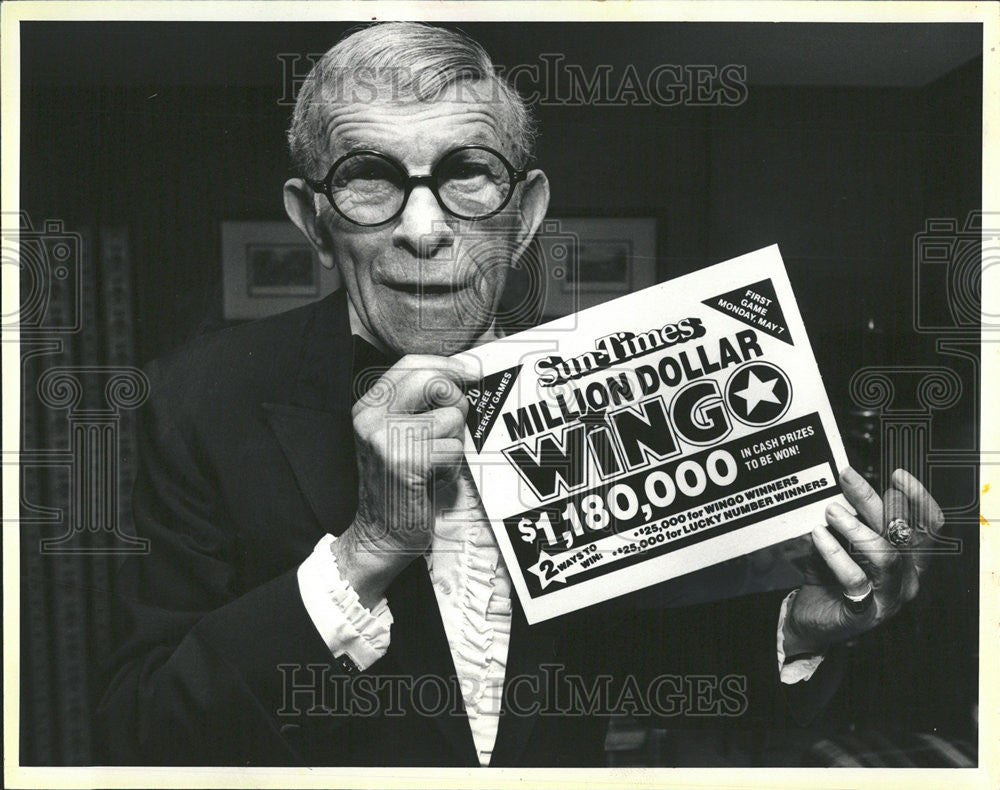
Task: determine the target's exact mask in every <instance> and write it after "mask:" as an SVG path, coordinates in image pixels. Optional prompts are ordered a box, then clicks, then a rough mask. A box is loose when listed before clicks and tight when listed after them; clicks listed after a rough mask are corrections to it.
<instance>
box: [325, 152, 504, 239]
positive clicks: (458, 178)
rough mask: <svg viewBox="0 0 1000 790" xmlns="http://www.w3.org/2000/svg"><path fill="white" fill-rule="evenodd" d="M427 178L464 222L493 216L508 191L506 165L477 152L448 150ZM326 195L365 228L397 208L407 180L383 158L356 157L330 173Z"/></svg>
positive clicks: (399, 206) (390, 162) (404, 192)
mask: <svg viewBox="0 0 1000 790" xmlns="http://www.w3.org/2000/svg"><path fill="white" fill-rule="evenodd" d="M432 175H433V177H434V183H435V186H436V187H437V193H438V196H439V197H440V199H441V202H442V203H443V204H444V206H445V208H447V209H448V210H449V211H451V212H452V213H454V214H456V215H457V216H459V217H463V218H465V219H477V218H479V217H483V216H486V215H488V214H491V213H493V212H494V211H496V210H497V209H498V208H500V206H502V205H503V204H504V202H505V201H506V200H507V196H508V195H509V194H510V190H511V179H510V172H509V170H508V168H507V166H506V164H505V163H504V162H503V160H502V159H500V158H499V157H498V156H496V155H495V154H493V153H491V152H490V151H486V150H483V149H480V148H463V149H458V150H456V151H452V152H451V153H450V154H448V155H447V156H445V158H444V159H442V160H441V161H440V162H439V163H438V164H437V166H436V167H435V168H434V171H433V174H432ZM330 194H331V196H332V199H333V202H334V203H335V204H336V206H337V208H338V209H339V210H340V211H341V212H343V213H344V215H346V216H347V217H348V218H349V219H351V220H353V221H355V222H361V223H364V224H374V223H378V222H384V221H386V220H388V219H390V218H391V217H393V216H395V215H396V214H397V213H398V212H399V210H400V209H401V208H402V205H403V201H404V200H405V198H406V177H405V176H404V174H403V172H402V170H401V169H400V168H399V167H397V166H396V165H395V164H394V163H393V162H392V161H391V160H389V159H388V158H385V157H382V156H378V155H374V154H369V153H358V154H356V155H354V156H351V157H348V158H347V159H345V160H344V161H343V162H341V163H340V165H339V166H338V167H337V169H336V170H335V171H334V172H333V175H332V177H331V179H330Z"/></svg>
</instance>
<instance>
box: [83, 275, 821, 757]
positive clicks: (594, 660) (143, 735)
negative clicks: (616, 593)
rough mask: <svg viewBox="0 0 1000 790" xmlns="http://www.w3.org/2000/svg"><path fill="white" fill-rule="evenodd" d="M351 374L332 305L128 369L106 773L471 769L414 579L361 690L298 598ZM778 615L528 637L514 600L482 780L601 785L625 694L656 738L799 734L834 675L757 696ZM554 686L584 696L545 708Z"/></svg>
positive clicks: (343, 457) (575, 622)
mask: <svg viewBox="0 0 1000 790" xmlns="http://www.w3.org/2000/svg"><path fill="white" fill-rule="evenodd" d="M354 368H355V346H354V341H353V339H352V337H351V333H350V327H349V320H348V310H347V302H346V297H345V296H344V295H343V293H342V292H337V293H334V294H333V295H331V296H330V297H327V298H326V299H324V300H322V301H320V302H317V303H314V304H311V305H309V306H306V307H303V308H300V309H297V310H293V311H290V312H287V313H284V314H281V315H278V316H275V317H272V318H268V319H265V320H262V321H259V322H255V323H252V324H247V325H243V326H239V327H236V328H232V329H228V330H225V331H223V332H221V333H218V334H216V335H212V336H209V337H207V338H204V339H202V340H200V341H199V342H197V343H195V344H194V345H192V346H191V347H188V348H186V349H183V350H182V351H180V352H177V353H174V354H173V355H171V356H169V357H167V358H165V359H162V360H159V361H157V362H154V363H152V364H151V365H150V366H149V368H148V370H147V372H148V375H149V379H150V385H151V394H150V398H149V400H148V402H147V404H146V406H145V407H144V410H143V412H142V418H141V420H140V429H139V436H138V446H139V472H138V475H137V479H136V482H135V485H134V489H133V503H132V504H133V512H134V520H135V525H136V531H137V533H138V534H139V535H140V536H141V537H144V538H147V539H148V540H149V550H148V552H147V553H146V554H143V555H138V556H134V557H131V558H129V559H128V560H126V562H125V563H124V564H123V565H122V567H121V569H120V571H119V573H118V575H117V579H116V585H115V604H114V620H115V650H114V653H113V655H112V656H111V659H110V668H109V669H110V673H109V677H110V678H111V680H110V683H109V687H108V689H107V691H106V693H105V695H104V698H103V700H102V702H101V704H100V706H99V710H98V714H99V721H100V723H101V725H102V730H103V742H104V744H105V746H106V748H107V753H106V755H105V758H106V760H107V762H109V763H111V764H147V765H163V764H191V765H206V764H207V765H371V766H400V765H425V766H439V765H440V766H448V765H452V766H476V765H478V760H477V756H476V750H475V746H474V743H473V740H472V736H471V731H470V728H469V724H468V720H467V718H466V716H465V713H464V709H463V705H462V700H461V695H460V694H459V693H458V692H457V691H456V689H457V688H458V687H457V685H455V684H454V683H452V681H453V680H454V676H455V668H454V665H453V663H452V659H451V654H450V651H449V647H448V644H447V640H446V637H445V632H444V628H443V625H442V622H441V617H440V614H439V611H438V607H437V602H436V599H435V596H434V592H433V589H432V587H431V584H430V581H429V577H428V572H427V568H426V563H425V562H424V561H423V560H422V559H420V560H416V561H414V562H413V563H411V564H410V565H409V566H408V567H407V569H406V570H404V571H403V572H402V573H401V574H400V575H399V576H398V577H397V578H396V579H395V581H394V582H393V583H392V585H391V587H390V588H389V590H388V592H387V596H386V597H387V599H388V603H389V607H390V609H391V611H392V614H393V618H394V622H393V625H392V628H391V643H390V646H389V649H388V652H387V653H386V655H385V656H384V657H383V658H381V659H380V660H379V661H378V662H376V664H374V665H373V666H372V667H370V668H369V669H367V670H366V671H365V672H364V673H362V674H361V675H360V676H348V675H347V674H345V673H348V672H349V671H350V670H349V668H348V669H345V668H344V667H342V666H341V665H340V663H338V662H337V661H336V660H335V659H334V657H333V656H332V655H331V653H330V651H329V649H328V648H327V646H326V644H325V643H324V641H323V640H322V638H321V637H320V634H319V632H318V631H317V629H316V627H315V626H314V625H313V623H312V621H311V620H310V618H309V616H308V614H307V612H306V610H305V607H304V605H303V602H302V598H301V596H300V593H299V588H298V581H297V576H296V569H297V567H298V565H299V564H300V563H301V562H302V561H303V560H304V559H305V558H306V557H307V556H308V554H309V553H310V552H311V550H312V549H313V547H314V546H315V544H316V543H317V541H318V540H319V539H320V538H321V537H322V536H323V535H324V534H325V533H328V532H330V533H333V534H340V533H341V532H342V531H343V530H344V529H346V528H347V527H348V526H349V525H350V523H351V521H352V519H353V516H354V513H355V509H356V506H357V490H358V478H357V468H356V460H355V454H354V442H353V431H352V424H351V413H350V412H351V406H352V403H353V400H354V399H355V393H354V391H353V381H354ZM369 378H370V377H369ZM781 597H782V594H781V593H778V594H766V595H759V596H745V597H743V598H737V599H730V600H726V601H721V602H717V603H713V604H706V605H699V606H688V607H682V608H655V609H654V608H649V607H648V606H647V607H645V608H639V607H638V606H635V605H633V603H634V596H625V597H623V598H620V599H617V600H616V601H614V602H613V603H611V604H605V605H600V606H595V607H590V608H588V609H585V610H583V611H582V612H579V613H575V614H572V615H566V616H564V617H560V618H556V619H554V620H551V621H547V622H545V623H541V624H538V625H534V626H529V625H528V624H527V622H526V621H525V619H524V615H523V612H522V611H521V609H520V607H519V606H518V604H517V602H516V600H515V602H514V612H513V619H512V624H511V638H510V651H509V655H508V661H507V676H506V682H505V692H506V691H509V692H511V693H510V694H506V693H505V701H504V705H503V708H502V709H501V715H500V719H499V730H498V735H497V741H496V745H495V748H494V751H493V758H492V762H491V765H496V766H512V765H523V766H586V765H603V763H604V750H603V742H604V736H605V733H606V725H607V715H608V714H615V713H618V714H634V715H636V716H641V715H643V714H645V713H646V712H648V710H649V707H648V706H643V705H642V704H641V702H642V700H641V699H640V700H639V702H640V704H638V705H637V704H635V702H636V699H635V697H636V694H637V693H638V694H639V695H640V696H641V695H642V694H645V693H646V692H647V691H649V690H650V689H652V688H655V695H657V697H658V701H659V703H660V704H659V706H657V707H656V708H655V710H654V711H653V712H654V713H657V714H659V716H660V719H659V720H658V721H657V724H658V725H659V726H666V727H673V726H678V727H681V726H684V727H688V726H691V725H692V724H700V725H702V726H708V727H710V728H718V727H722V726H738V727H750V726H787V725H788V724H790V723H794V722H796V721H798V722H802V721H804V720H807V719H809V718H811V717H812V716H814V715H815V714H816V712H817V711H818V710H819V709H820V708H821V707H822V706H823V704H824V703H825V701H826V700H827V699H828V697H829V696H830V694H831V693H832V690H833V688H834V687H835V685H836V681H837V677H838V675H839V673H840V671H841V669H840V663H841V662H840V660H839V658H838V657H837V656H833V657H828V659H827V660H826V661H825V662H824V663H823V664H822V665H821V666H820V669H819V671H818V672H817V674H816V675H815V676H814V677H813V679H812V680H810V681H809V682H807V683H798V684H795V685H793V686H786V685H783V684H781V683H780V682H779V678H778V667H777V661H776V645H775V632H776V624H777V618H778V611H779V605H780V600H781ZM644 600H647V601H648V600H649V596H648V595H647V596H645V597H644ZM362 678H364V679H365V682H366V683H367V685H364V686H363V687H362V686H361V685H359V684H360V682H361V679H362ZM658 678H659V679H660V681H659V682H657V679H658ZM664 678H665V680H664ZM566 679H571V680H572V682H574V683H576V686H577V688H578V689H579V690H583V691H584V692H585V694H584V695H583V696H581V695H577V696H576V697H573V696H572V695H569V696H567V694H566V686H565V683H563V684H562V685H560V682H561V681H565V680H566ZM574 679H575V680H574ZM706 679H707V680H706ZM449 688H450V689H451V690H452V691H451V692H447V691H446V690H447V689H449ZM594 689H597V690H598V691H599V692H602V693H603V696H601V695H600V694H598V695H597V696H596V697H595V696H590V697H589V698H588V697H587V696H586V694H587V693H589V692H591V691H593V690H594ZM442 695H445V696H446V697H449V698H448V700H447V702H444V703H442V702H441V701H440V699H439V698H440V697H441V696H442ZM507 697H509V698H510V699H506V698H507ZM713 697H714V698H715V701H714V702H713ZM588 703H589V704H588Z"/></svg>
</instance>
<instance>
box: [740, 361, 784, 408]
mask: <svg viewBox="0 0 1000 790" xmlns="http://www.w3.org/2000/svg"><path fill="white" fill-rule="evenodd" d="M779 380H780V379H778V378H773V379H769V380H767V381H761V380H760V379H759V378H757V377H756V376H755V375H754V374H753V371H752V370H751V371H749V377H748V379H747V386H746V387H745V388H744V389H741V390H735V391H734V392H733V395H738V396H739V397H741V398H743V400H745V401H746V402H747V414H748V415H749V414H752V413H753V410H754V409H756V408H757V405H758V404H759V403H760V402H761V401H764V402H766V403H777V404H778V405H781V399H780V398H778V396H776V395H775V394H774V385H775V384H777V383H778V381H779Z"/></svg>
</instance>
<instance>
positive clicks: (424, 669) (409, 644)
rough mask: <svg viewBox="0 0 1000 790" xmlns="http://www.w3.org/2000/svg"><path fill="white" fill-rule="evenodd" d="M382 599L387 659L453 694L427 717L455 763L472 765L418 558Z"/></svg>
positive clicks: (475, 761)
mask: <svg viewBox="0 0 1000 790" xmlns="http://www.w3.org/2000/svg"><path fill="white" fill-rule="evenodd" d="M386 598H387V600H388V602H389V609H390V610H391V611H392V619H393V623H392V637H391V639H390V641H389V654H388V657H391V658H392V659H393V661H394V662H395V665H396V666H397V667H398V668H399V669H400V670H401V673H402V674H403V675H405V676H406V677H408V678H420V677H425V676H427V675H434V676H436V677H439V678H442V679H443V680H444V681H445V684H446V685H447V686H448V688H449V689H451V691H452V693H454V694H455V695H457V698H456V699H455V701H454V704H453V705H452V706H449V710H448V711H446V712H445V713H443V714H442V715H440V716H432V717H429V718H430V720H431V721H432V722H433V723H434V726H436V727H437V728H438V729H439V730H440V731H441V733H442V734H443V735H444V737H445V739H446V740H447V741H448V743H449V745H450V746H451V748H452V750H453V751H454V754H455V758H456V761H457V763H458V764H459V765H465V766H478V765H479V756H478V754H477V752H476V744H475V741H473V739H472V729H471V728H470V727H469V719H468V716H466V714H465V703H464V701H463V700H462V694H461V688H460V687H459V685H458V681H457V677H458V672H457V671H456V670H455V664H454V661H453V660H452V657H451V649H450V648H449V647H448V638H447V636H446V635H445V631H444V623H443V622H442V621H441V611H440V609H439V608H438V603H437V599H436V598H435V596H434V587H433V586H432V584H431V580H430V574H429V573H428V571H427V563H426V561H425V560H424V558H423V557H418V558H417V559H415V560H414V561H413V562H411V563H410V564H409V565H408V566H407V567H406V569H405V570H404V571H403V572H402V573H400V574H399V576H397V577H396V579H395V581H393V583H392V584H391V585H390V587H389V590H388V591H387V593H386ZM458 710H461V714H459V715H456V714H455V713H454V712H453V711H458Z"/></svg>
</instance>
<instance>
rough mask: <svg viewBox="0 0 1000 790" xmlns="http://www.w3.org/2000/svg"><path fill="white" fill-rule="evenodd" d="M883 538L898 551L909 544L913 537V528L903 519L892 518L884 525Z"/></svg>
mask: <svg viewBox="0 0 1000 790" xmlns="http://www.w3.org/2000/svg"><path fill="white" fill-rule="evenodd" d="M885 536H886V538H887V539H888V540H889V542H890V543H891V544H892V545H893V546H895V547H896V548H897V549H898V548H900V547H902V546H905V545H907V544H908V543H909V542H910V539H911V538H912V537H913V527H911V526H910V522H909V521H907V520H906V519H905V518H894V519H892V521H890V522H889V523H888V525H886V528H885Z"/></svg>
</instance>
